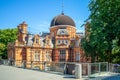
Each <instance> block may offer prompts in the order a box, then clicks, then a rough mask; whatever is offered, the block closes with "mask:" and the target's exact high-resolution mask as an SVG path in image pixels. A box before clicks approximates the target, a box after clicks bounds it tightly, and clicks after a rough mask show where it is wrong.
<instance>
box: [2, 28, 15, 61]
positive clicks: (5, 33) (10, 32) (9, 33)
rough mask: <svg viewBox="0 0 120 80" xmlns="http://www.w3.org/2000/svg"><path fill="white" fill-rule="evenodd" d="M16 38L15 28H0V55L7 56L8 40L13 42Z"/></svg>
mask: <svg viewBox="0 0 120 80" xmlns="http://www.w3.org/2000/svg"><path fill="white" fill-rule="evenodd" d="M16 38H17V29H16V28H14V29H3V30H0V56H1V57H2V58H4V59H6V58H7V45H8V43H9V42H14V41H15V39H16Z"/></svg>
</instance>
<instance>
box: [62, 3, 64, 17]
mask: <svg viewBox="0 0 120 80" xmlns="http://www.w3.org/2000/svg"><path fill="white" fill-rule="evenodd" d="M63 8H64V5H63V1H62V15H64V9H63Z"/></svg>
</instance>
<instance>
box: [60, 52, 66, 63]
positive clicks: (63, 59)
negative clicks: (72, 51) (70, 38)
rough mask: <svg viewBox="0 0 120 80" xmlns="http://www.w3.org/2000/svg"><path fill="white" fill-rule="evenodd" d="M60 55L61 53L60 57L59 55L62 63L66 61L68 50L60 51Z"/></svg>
mask: <svg viewBox="0 0 120 80" xmlns="http://www.w3.org/2000/svg"><path fill="white" fill-rule="evenodd" d="M59 53H60V55H59V56H60V57H59V59H60V61H62V62H63V61H66V50H60V51H59Z"/></svg>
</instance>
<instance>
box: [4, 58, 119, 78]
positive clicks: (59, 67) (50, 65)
mask: <svg viewBox="0 0 120 80" xmlns="http://www.w3.org/2000/svg"><path fill="white" fill-rule="evenodd" d="M2 63H3V64H5V65H11V66H15V67H21V68H27V69H34V70H40V71H47V72H49V71H52V72H59V73H62V74H71V75H73V76H75V72H77V70H75V67H76V64H81V66H82V69H81V70H82V77H90V76H91V75H92V74H96V73H101V72H108V71H110V72H115V71H116V70H118V69H119V70H120V67H117V68H116V67H115V66H114V65H113V64H112V63H109V64H108V62H99V63H77V62H40V61H27V62H26V61H8V60H3V61H2ZM119 70H118V71H119Z"/></svg>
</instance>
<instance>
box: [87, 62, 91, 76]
mask: <svg viewBox="0 0 120 80" xmlns="http://www.w3.org/2000/svg"><path fill="white" fill-rule="evenodd" d="M87 64H88V77H90V74H91V65H90V64H91V63H87Z"/></svg>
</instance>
